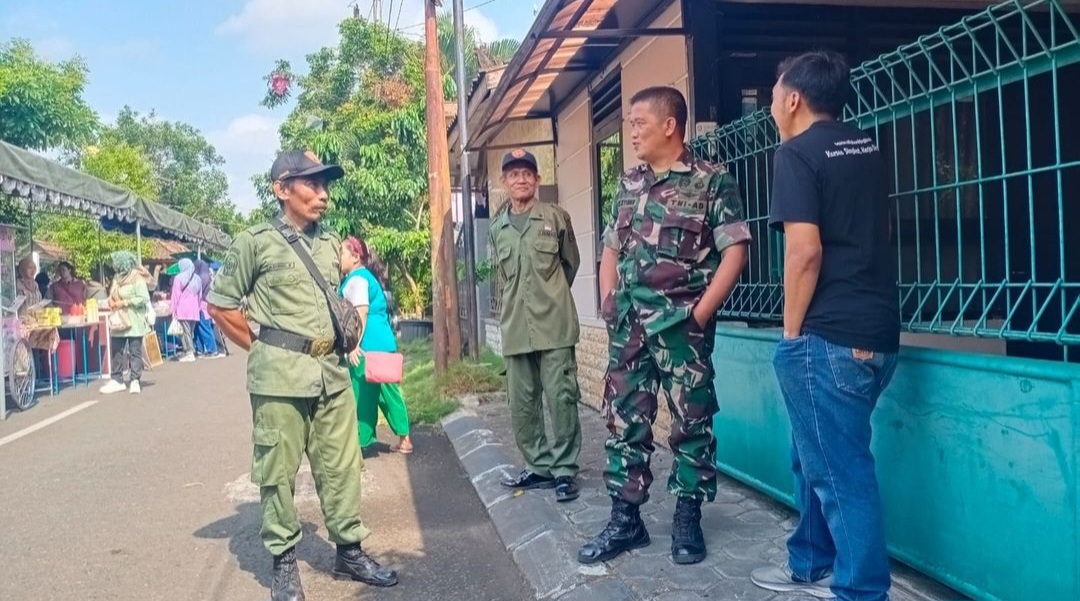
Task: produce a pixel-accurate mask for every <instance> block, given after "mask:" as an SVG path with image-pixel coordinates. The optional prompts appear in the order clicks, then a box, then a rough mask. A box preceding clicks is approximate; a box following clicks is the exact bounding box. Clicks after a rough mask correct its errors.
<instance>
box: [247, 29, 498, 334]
mask: <svg viewBox="0 0 1080 601" xmlns="http://www.w3.org/2000/svg"><path fill="white" fill-rule="evenodd" d="M439 31H440V45H442V46H444V48H443V58H444V63H443V71H444V86H446V88H447V90H446V91H447V92H448V98H452V97H454V94H456V86H455V85H454V83H453V82H454V71H453V69H454V66H453V65H454V59H453V57H454V54H453V52H452V51H451V50H450V49H451V48H452V47H453V43H454V42H453V40H454V37H453V23H452V20H450V19H449V18H448V16H446V15H444V16H443V17H442V18H441V19H440V21H439ZM339 32H340V34H341V37H340V39H339V41H338V44H337V46H335V47H326V48H322V49H321V50H319V51H318V52H315V53H314V54H311V55H309V56H308V58H307V62H308V70H307V73H306V74H303V75H298V74H296V73H294V72H293V70H292V67H291V65H290V64H289V63H288V62H287V61H278V62H277V64H276V66H275V67H274V69H273V70H272V71H271V73H270V74H269V75H267V76H266V83H267V92H266V96H265V97H264V99H263V105H264V106H267V107H270V108H276V107H280V106H284V105H286V104H287V103H289V102H290V101H291V100H293V95H294V91H295V105H294V106H293V108H292V110H291V112H290V113H289V116H288V117H287V118H286V120H285V123H284V124H283V125H282V127H281V145H282V147H283V148H304V149H309V150H312V151H313V152H315V154H317V155H319V157H320V158H322V160H323V161H324V162H332V163H337V164H339V165H341V166H342V167H344V168H345V177H344V178H342V179H341V180H339V181H337V182H335V183H334V185H333V186H332V187H331V189H330V200H331V206H330V210H329V211H328V213H327V215H326V217H325V218H324V219H323V223H324V225H327V226H328V227H331V228H332V229H334V230H336V231H337V232H338V233H340V234H358V235H361V236H364V237H365V239H366V240H367V242H368V244H369V245H370V247H371V248H372V249H373V250H375V252H377V253H378V254H379V256H380V257H382V259H383V260H384V261H385V262H386V264H387V267H388V270H389V275H390V279H391V283H392V287H393V291H394V296H395V298H396V299H397V301H398V304H399V307H400V308H401V309H402V311H403V313H405V314H407V315H411V316H420V315H423V314H428V312H429V311H430V308H431V302H432V296H431V281H432V278H431V238H430V231H429V214H428V196H427V195H428V165H427V132H426V123H425V111H426V106H425V102H426V97H427V94H426V91H425V87H424V55H423V51H424V48H423V45H422V44H420V43H418V42H416V41H413V40H410V39H409V38H407V37H405V36H402V35H400V34H399V33H397V32H394V31H390V30H389V29H388V28H387V27H386V25H384V24H381V23H376V22H373V21H369V20H366V19H362V18H352V19H346V20H345V21H343V22H342V23H341V24H340V25H339ZM466 49H467V52H466V64H467V67H466V68H468V69H470V72H469V74H468V78H467V79H469V80H471V79H472V78H474V77H475V76H476V73H477V69H479V68H480V67H481V66H482V65H483V64H484V63H485V61H490V60H492V59H491V58H490V57H492V56H493V55H494V56H497V57H498V59H499V60H501V59H505V60H509V57H510V56H512V55H513V52H514V51H515V50H516V49H517V42H513V41H500V42H496V43H494V44H492V45H489V46H480V45H479V44H478V43H477V37H476V32H475V31H474V30H473V29H472V28H469V29H467V30H466ZM253 183H254V184H255V186H256V189H257V191H258V192H259V194H261V195H262V198H263V205H262V207H261V208H260V209H259V210H258V211H256V212H255V214H254V215H253V218H255V219H265V218H268V217H270V216H272V215H273V214H274V213H276V211H277V201H276V199H274V198H273V197H272V195H271V194H270V182H269V180H268V176H267V175H265V174H263V175H259V176H256V177H255V178H253Z"/></svg>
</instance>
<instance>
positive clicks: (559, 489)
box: [555, 476, 579, 503]
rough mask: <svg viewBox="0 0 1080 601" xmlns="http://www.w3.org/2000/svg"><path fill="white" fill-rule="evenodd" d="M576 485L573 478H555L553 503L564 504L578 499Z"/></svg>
mask: <svg viewBox="0 0 1080 601" xmlns="http://www.w3.org/2000/svg"><path fill="white" fill-rule="evenodd" d="M578 494H579V493H578V485H577V481H576V480H575V479H574V477H573V476H559V477H558V478H555V501H557V502H559V503H566V502H567V501H573V500H574V499H576V498H578Z"/></svg>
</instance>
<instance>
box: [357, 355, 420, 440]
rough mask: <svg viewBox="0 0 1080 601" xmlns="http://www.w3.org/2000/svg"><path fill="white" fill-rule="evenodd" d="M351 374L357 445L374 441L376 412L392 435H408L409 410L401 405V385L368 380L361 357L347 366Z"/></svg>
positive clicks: (377, 417)
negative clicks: (380, 415)
mask: <svg viewBox="0 0 1080 601" xmlns="http://www.w3.org/2000/svg"><path fill="white" fill-rule="evenodd" d="M349 375H350V376H351V377H352V387H353V395H354V396H355V397H356V421H357V427H358V433H359V434H360V448H362V449H366V448H367V447H369V446H371V445H373V444H375V440H376V438H375V426H376V425H377V424H378V423H379V412H380V411H382V414H383V416H384V417H386V423H387V424H389V425H390V430H391V431H392V432H393V433H394V435H395V436H408V435H409V410H408V409H406V408H405V399H404V398H402V396H401V386H399V385H397V384H372V383H371V382H368V381H367V378H365V377H364V357H363V356H361V357H360V364H359V365H357V366H356V367H352V366H350V367H349Z"/></svg>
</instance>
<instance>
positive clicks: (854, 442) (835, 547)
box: [773, 334, 896, 601]
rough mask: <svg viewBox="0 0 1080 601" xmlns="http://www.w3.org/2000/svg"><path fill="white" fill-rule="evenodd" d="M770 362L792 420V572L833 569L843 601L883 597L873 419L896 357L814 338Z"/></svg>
mask: <svg viewBox="0 0 1080 601" xmlns="http://www.w3.org/2000/svg"><path fill="white" fill-rule="evenodd" d="M773 365H774V367H775V368H776V378H777V380H779V382H780V390H781V392H782V393H783V395H784V401H785V402H786V404H787V408H788V414H789V415H790V416H791V438H792V443H793V445H792V446H793V452H792V469H793V471H794V472H795V500H796V503H797V504H798V506H799V512H800V516H799V524H798V526H797V527H796V528H795V531H794V532H793V533H792V534H791V538H790V539H788V562H789V564H790V567H791V572H792V575H793V577H794V579H795V580H798V581H801V582H811V581H814V580H818V579H820V578H824V577H825V576H828V575H829V574H830V573H831V574H832V575H833V586H832V591H833V593H834V594H835V595H836V596H837V598H839V599H840V600H841V601H885V600H886V599H888V593H889V585H890V578H889V557H888V553H887V551H886V549H885V530H884V526H883V524H882V515H881V497H880V494H879V493H878V484H877V476H876V474H875V473H874V456H873V455H872V454H871V453H870V435H871V428H870V414H871V413H873V411H874V406H875V405H876V404H877V400H878V397H879V396H881V392H882V391H883V390H885V387H886V386H888V384H889V380H890V379H892V375H893V372H894V371H895V370H896V355H895V354H885V353H868V352H863V351H856V350H853V349H850V348H846V347H843V346H839V345H836V344H832V343H830V342H828V341H826V340H825V339H823V338H820V337H818V336H815V335H812V334H810V335H805V336H800V337H799V338H795V339H793V340H784V341H782V342H781V343H780V345H779V346H778V347H777V349H776V356H775V357H774V358H773Z"/></svg>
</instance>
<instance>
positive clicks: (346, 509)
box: [251, 388, 370, 555]
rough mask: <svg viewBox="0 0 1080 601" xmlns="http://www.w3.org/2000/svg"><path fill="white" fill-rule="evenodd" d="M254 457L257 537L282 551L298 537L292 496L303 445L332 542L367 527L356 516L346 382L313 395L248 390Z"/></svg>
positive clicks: (356, 464) (356, 474) (356, 536)
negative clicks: (258, 512) (259, 500)
mask: <svg viewBox="0 0 1080 601" xmlns="http://www.w3.org/2000/svg"><path fill="white" fill-rule="evenodd" d="M251 409H252V414H253V422H254V428H253V430H252V442H253V443H254V447H255V457H254V459H253V461H252V466H251V481H252V482H254V483H255V484H258V485H259V492H260V496H261V498H262V514H263V520H262V533H261V534H262V539H263V544H264V545H266V548H267V549H269V550H270V552H271V553H273V554H274V555H280V554H282V553H283V552H285V551H287V550H289V549H291V548H292V547H293V546H295V545H296V543H298V542H300V520H299V518H298V516H297V514H296V506H295V505H294V503H293V493H295V491H296V472H297V471H298V470H299V469H300V460H301V458H302V457H303V455H304V453H307V458H308V463H310V464H311V474H312V476H313V477H314V478H315V489H316V492H317V493H318V495H319V502H320V503H321V504H322V511H323V519H324V521H325V522H326V529H327V530H328V531H329V532H330V540H331V542H333V543H335V544H338V545H347V544H353V543H358V542H360V541H361V540H363V539H364V538H366V537H367V535H368V534H370V532H369V531H368V529H367V528H365V527H364V524H363V522H362V521H361V520H360V471H361V469H363V466H364V464H363V459H361V457H360V447H359V446H357V444H356V404H355V403H354V402H353V392H352V389H351V388H346V389H344V390H342V391H341V392H337V393H334V394H331V395H323V396H321V397H316V398H292V397H271V396H263V395H258V394H253V395H251Z"/></svg>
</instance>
